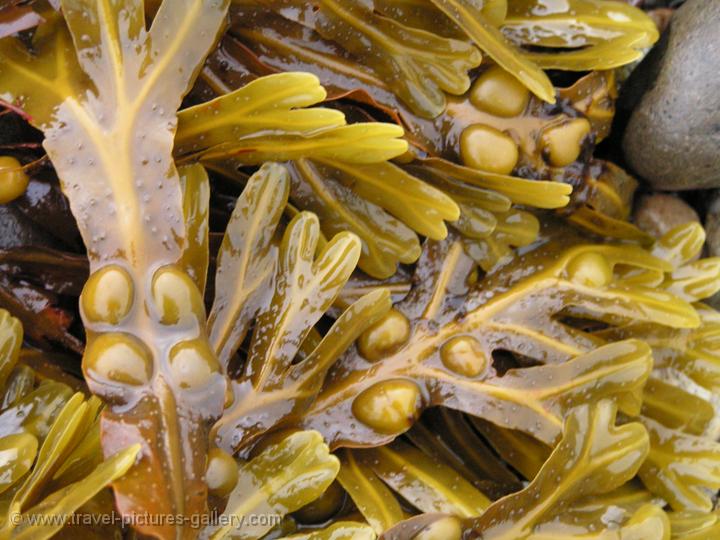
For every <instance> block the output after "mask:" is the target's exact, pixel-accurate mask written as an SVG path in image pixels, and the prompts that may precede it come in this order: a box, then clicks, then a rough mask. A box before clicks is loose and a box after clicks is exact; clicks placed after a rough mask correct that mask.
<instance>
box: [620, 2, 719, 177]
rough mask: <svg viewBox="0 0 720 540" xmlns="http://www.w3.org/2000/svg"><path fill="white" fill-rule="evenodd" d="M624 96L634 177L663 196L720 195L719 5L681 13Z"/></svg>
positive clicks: (698, 5) (626, 145)
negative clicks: (717, 190)
mask: <svg viewBox="0 0 720 540" xmlns="http://www.w3.org/2000/svg"><path fill="white" fill-rule="evenodd" d="M624 94H625V95H624V96H623V100H624V104H625V106H627V105H628V103H629V104H634V105H635V107H634V110H633V112H632V116H631V117H630V121H629V123H628V125H627V128H626V130H625V136H624V140H623V150H624V152H625V157H626V159H627V161H628V163H629V164H630V166H631V167H632V168H633V169H634V170H635V172H637V173H638V174H639V175H640V176H641V177H642V178H644V179H645V180H647V181H648V182H650V183H651V184H652V185H653V187H655V188H656V189H659V190H684V189H700V188H711V187H720V0H688V1H687V2H686V3H685V4H684V5H683V6H682V7H681V8H679V9H678V10H677V11H676V12H675V15H674V16H673V18H672V21H671V23H670V27H669V28H668V30H666V31H665V32H664V33H663V35H662V37H661V39H660V41H659V42H658V44H657V45H656V46H655V47H654V48H653V49H652V51H650V53H649V54H648V56H647V57H646V58H645V60H643V62H642V63H641V64H640V66H639V67H638V68H637V69H636V70H635V71H634V72H633V74H632V76H631V77H630V80H629V81H628V82H627V89H626V90H625V91H624ZM633 102H635V103H633Z"/></svg>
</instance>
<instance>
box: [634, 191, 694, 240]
mask: <svg viewBox="0 0 720 540" xmlns="http://www.w3.org/2000/svg"><path fill="white" fill-rule="evenodd" d="M633 221H634V222H635V225H637V226H638V227H639V228H640V229H642V230H643V231H645V232H646V233H648V234H649V235H650V236H652V237H654V238H660V237H661V236H662V235H664V234H665V233H666V232H668V231H669V230H670V229H674V228H675V227H677V226H679V225H684V224H685V223H688V222H690V221H696V222H699V221H700V218H699V217H698V215H697V212H695V210H694V209H693V208H692V206H690V205H689V204H688V203H686V202H685V201H683V200H682V199H681V198H680V197H676V196H675V195H670V194H667V193H653V194H651V195H643V196H642V197H641V198H640V200H639V201H638V202H637V205H636V208H635V213H634V215H633Z"/></svg>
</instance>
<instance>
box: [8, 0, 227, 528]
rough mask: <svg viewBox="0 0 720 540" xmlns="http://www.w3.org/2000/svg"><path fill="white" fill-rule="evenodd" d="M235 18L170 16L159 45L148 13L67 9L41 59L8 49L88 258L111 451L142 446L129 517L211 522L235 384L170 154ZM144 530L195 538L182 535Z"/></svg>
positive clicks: (159, 18) (173, 5)
mask: <svg viewBox="0 0 720 540" xmlns="http://www.w3.org/2000/svg"><path fill="white" fill-rule="evenodd" d="M226 9H227V2H223V1H217V0H170V1H168V2H165V3H164V4H163V5H162V6H161V7H160V9H159V11H158V12H157V14H156V17H155V19H154V22H153V25H152V26H151V28H150V29H149V30H146V27H145V17H144V11H143V4H142V2H138V1H131V2H124V3H111V2H92V1H89V0H87V1H86V0H66V1H63V2H62V12H63V16H64V18H65V21H63V20H62V19H59V18H58V17H57V16H56V15H53V14H51V16H52V18H53V20H52V21H51V22H50V23H48V24H46V25H43V26H42V27H41V28H40V29H39V30H38V32H37V33H36V35H35V38H34V47H35V53H36V54H35V56H31V55H30V54H29V53H28V52H26V51H25V50H24V48H23V46H22V45H21V44H20V43H19V42H17V41H15V40H4V41H3V42H2V44H1V45H0V54H1V55H2V67H0V71H2V81H3V83H2V86H3V88H2V90H3V92H4V96H6V97H7V96H10V98H11V99H12V100H13V101H14V102H15V104H16V105H18V106H21V107H22V108H23V109H24V110H25V111H26V112H27V113H28V114H29V115H30V116H31V118H32V120H33V123H34V124H35V125H36V126H38V127H40V128H41V129H42V130H43V131H44V132H45V136H46V139H45V143H44V145H45V148H46V149H47V151H48V154H49V156H50V158H51V159H52V160H53V164H54V165H55V168H56V170H57V172H58V174H59V176H60V178H61V182H62V186H63V189H64V192H65V194H66V195H67V196H68V198H69V199H70V204H71V208H72V210H73V213H74V214H75V216H76V218H77V220H78V225H79V227H80V230H81V233H82V235H83V239H84V241H85V244H86V246H87V249H88V253H89V257H90V263H91V278H90V280H89V281H88V284H87V285H86V287H85V290H84V292H83V295H82V297H81V307H82V314H83V318H84V321H85V324H86V328H87V331H88V345H87V349H86V353H85V357H84V361H83V367H84V371H85V374H86V377H87V379H88V383H89V385H90V387H91V388H92V390H93V391H94V392H96V393H97V394H99V395H101V396H102V397H103V398H104V399H105V400H106V401H107V402H108V404H109V405H110V407H108V409H106V410H105V412H104V413H103V447H104V450H105V452H106V454H108V455H109V454H113V453H115V451H116V450H118V449H120V448H124V447H125V446H127V445H129V444H131V443H134V442H140V443H142V444H143V451H142V459H141V461H140V463H139V464H138V465H137V466H136V467H135V468H133V471H132V472H131V473H130V474H129V475H127V476H126V477H125V478H124V479H123V480H121V481H120V482H118V483H117V484H116V495H117V502H118V505H119V507H120V509H121V511H122V512H133V511H152V512H157V513H172V514H197V513H202V512H204V511H205V508H206V504H205V490H206V487H205V483H204V481H203V475H204V470H205V444H206V440H207V432H206V427H207V424H208V422H209V420H211V419H212V418H214V417H216V416H218V415H219V414H220V412H221V410H222V402H223V396H224V387H225V383H224V380H223V377H222V375H221V374H220V373H219V366H218V364H217V361H216V360H215V358H214V356H213V355H212V353H211V352H210V348H209V346H208V344H207V340H206V338H205V335H204V318H205V314H204V309H203V306H202V302H201V300H200V293H199V290H198V288H197V285H196V284H195V283H194V282H193V280H192V279H191V277H190V276H189V275H188V274H187V273H186V271H185V268H186V267H185V265H184V264H183V262H182V255H183V250H184V247H185V235H186V232H185V230H184V229H185V227H184V212H183V199H182V192H181V186H180V181H179V177H178V172H177V170H176V169H175V166H174V163H173V158H172V148H173V137H174V130H175V125H176V119H175V111H176V110H177V108H178V107H179V105H180V101H181V99H182V97H183V95H184V93H185V92H186V91H187V89H188V88H189V86H190V84H191V83H192V81H193V78H194V75H195V73H196V70H195V69H194V67H195V66H197V65H198V64H199V63H200V62H201V61H202V60H203V59H204V56H205V54H206V53H207V51H208V49H209V48H210V46H211V45H212V44H213V42H214V40H215V38H216V35H217V33H218V31H219V29H220V27H221V25H222V22H223V20H224V17H225V12H226ZM65 22H66V23H67V29H66V28H65ZM68 30H69V31H68ZM73 49H74V50H73ZM195 277H196V276H195ZM188 373H190V374H192V375H191V376H190V379H191V380H190V383H191V384H189V378H188ZM120 410H122V411H123V412H122V413H120V412H119V411H120ZM187 441H193V443H192V444H191V445H188V444H186V442H187ZM149 486H150V487H151V488H152V489H148V487H149ZM140 528H141V529H142V530H143V532H145V533H147V534H152V535H155V536H158V537H164V538H175V537H187V536H193V532H192V531H190V530H188V529H186V528H185V527H184V526H182V525H180V526H176V525H173V524H162V525H157V526H155V525H152V524H150V525H146V526H143V527H140Z"/></svg>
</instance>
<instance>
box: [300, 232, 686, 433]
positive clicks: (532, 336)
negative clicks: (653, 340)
mask: <svg viewBox="0 0 720 540" xmlns="http://www.w3.org/2000/svg"><path fill="white" fill-rule="evenodd" d="M620 265H623V266H626V265H627V266H630V267H636V268H638V269H640V270H643V269H648V271H651V270H654V271H655V272H662V271H665V270H669V265H668V264H667V263H665V262H664V261H662V260H660V259H657V258H655V257H652V256H651V255H650V254H649V253H647V252H646V251H643V250H641V249H640V248H634V247H630V246H597V245H595V246H593V245H580V246H576V247H574V248H572V249H569V250H567V251H565V252H562V251H560V248H559V247H556V248H554V249H552V248H551V249H550V250H549V252H548V253H545V254H538V255H537V258H536V259H534V260H533V259H530V260H522V259H521V260H518V261H517V263H516V265H508V266H506V267H505V268H503V269H502V270H499V271H497V272H496V273H495V274H493V275H491V276H489V277H488V278H486V279H485V280H484V281H483V282H481V285H482V286H481V287H478V288H477V289H476V290H474V291H472V292H470V294H467V293H468V290H469V286H468V284H467V280H468V278H469V276H470V273H471V271H472V269H473V264H472V261H470V260H469V259H468V257H467V256H466V255H465V254H464V253H463V248H462V245H461V244H460V242H459V241H458V240H457V239H455V238H449V239H448V240H446V241H444V242H441V243H433V242H428V244H427V246H426V251H425V253H424V256H423V258H421V261H420V263H419V264H418V268H417V273H416V280H417V282H418V283H423V285H424V286H423V287H417V288H415V290H414V291H413V292H412V293H411V294H410V295H409V296H408V297H407V298H406V299H405V300H403V301H402V302H400V303H399V304H398V305H397V306H396V307H395V309H393V310H392V311H391V312H390V313H389V314H388V315H387V316H386V317H385V318H384V319H383V320H382V321H381V322H379V323H377V324H375V325H374V326H373V327H372V328H370V329H369V330H368V331H367V332H366V333H365V334H363V336H361V337H360V340H359V341H358V344H357V347H356V348H354V349H351V350H350V351H349V352H348V353H346V354H345V356H344V357H343V358H341V359H340V360H339V362H338V363H337V364H336V365H335V366H334V367H333V370H332V371H331V373H330V375H329V378H328V382H327V383H326V385H325V387H324V389H323V391H322V392H321V394H320V395H319V396H318V399H317V401H316V402H315V403H314V404H313V406H312V407H311V409H310V410H309V412H308V414H306V416H305V419H304V420H303V425H304V426H307V427H312V429H318V430H320V431H321V432H323V433H324V434H325V436H326V437H327V439H328V441H329V442H330V443H331V445H333V446H344V445H349V446H375V445H379V444H383V443H385V442H387V441H390V440H392V439H393V438H394V437H395V436H397V435H398V434H399V433H402V432H404V431H405V430H407V429H408V428H409V427H410V426H411V425H412V423H413V421H414V419H415V418H416V417H417V416H418V414H419V412H420V411H421V410H423V409H424V408H426V407H429V406H432V405H446V406H449V407H451V408H456V409H460V410H462V411H465V412H468V413H470V414H475V415H478V416H481V417H485V418H487V419H488V420H491V421H492V422H495V423H497V424H499V425H501V426H504V427H508V428H513V429H520V430H523V431H525V432H526V433H529V434H531V435H533V436H534V437H537V438H539V439H540V440H542V441H544V442H546V443H553V442H554V441H555V440H556V437H557V436H559V433H560V426H561V424H562V418H563V416H564V413H565V412H566V411H567V410H568V409H569V408H570V407H572V406H573V405H575V404H578V403H580V402H582V401H584V400H587V399H589V398H590V397H589V396H592V395H594V396H595V397H596V398H600V397H602V396H607V397H610V396H614V397H615V398H616V399H617V400H618V402H619V403H620V405H621V408H622V409H623V410H624V411H625V412H628V413H630V414H637V413H638V412H639V410H640V409H639V407H640V395H641V394H640V392H641V389H642V386H643V384H644V381H645V379H646V377H647V376H648V374H649V371H650V367H651V359H650V349H649V348H648V347H647V345H645V344H644V343H642V342H640V341H632V340H631V341H624V342H617V343H614V344H612V345H609V346H606V347H601V348H597V347H598V346H599V345H602V344H603V341H602V340H598V339H597V338H596V337H594V336H592V335H590V334H588V333H586V332H583V331H580V330H577V329H575V328H572V327H570V326H568V325H566V324H564V323H563V322H561V320H560V319H559V316H560V315H561V312H562V311H563V310H565V309H566V308H567V307H568V306H573V305H577V306H581V307H584V308H585V312H586V317H587V318H589V319H595V320H599V321H605V320H612V319H618V320H640V321H643V320H644V321H652V322H654V323H657V324H662V325H665V326H669V327H679V328H693V327H696V326H697V325H698V324H699V318H698V316H697V314H696V312H695V310H694V309H693V308H692V306H691V305H690V304H688V303H687V302H685V301H683V300H682V299H680V298H678V297H677V296H674V295H672V294H670V293H668V292H665V291H658V290H653V289H650V288H648V287H643V286H640V285H635V284H633V283H632V282H631V281H628V279H627V278H625V277H623V276H622V275H614V272H613V268H614V267H616V266H618V267H620ZM499 350H506V351H510V352H513V353H516V354H519V355H522V356H524V357H527V358H529V359H530V360H531V361H534V362H538V363H544V364H545V365H540V366H533V367H523V368H518V369H512V370H510V371H508V372H507V373H505V374H504V375H500V374H498V372H497V371H496V369H495V367H494V366H493V360H492V358H493V353H494V352H496V351H499ZM586 351H593V352H590V353H587V352H586Z"/></svg>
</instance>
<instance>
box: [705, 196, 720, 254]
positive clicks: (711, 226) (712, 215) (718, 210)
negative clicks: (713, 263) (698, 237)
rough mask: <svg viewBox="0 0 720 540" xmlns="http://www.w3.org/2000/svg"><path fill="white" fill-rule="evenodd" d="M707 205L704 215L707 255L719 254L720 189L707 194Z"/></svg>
mask: <svg viewBox="0 0 720 540" xmlns="http://www.w3.org/2000/svg"><path fill="white" fill-rule="evenodd" d="M708 195H709V197H708V199H709V203H710V204H709V205H708V208H707V214H706V215H705V224H704V226H705V234H706V239H705V244H706V246H707V251H708V255H710V256H711V257H717V256H720V191H714V192H712V193H709V194H708Z"/></svg>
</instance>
